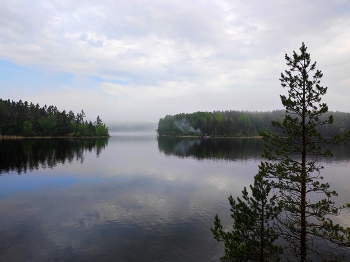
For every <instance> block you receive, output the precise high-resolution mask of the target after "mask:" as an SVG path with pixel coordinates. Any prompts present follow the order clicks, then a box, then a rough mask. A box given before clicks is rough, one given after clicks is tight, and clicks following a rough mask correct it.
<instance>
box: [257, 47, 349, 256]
mask: <svg viewBox="0 0 350 262" xmlns="http://www.w3.org/2000/svg"><path fill="white" fill-rule="evenodd" d="M285 59H286V61H287V63H286V64H287V65H288V66H289V67H290V70H286V71H285V73H282V74H281V78H280V81H281V85H282V87H286V88H288V96H284V95H282V96H281V101H282V104H283V106H284V107H285V108H286V116H285V118H284V120H283V122H282V123H280V122H277V121H273V122H272V125H273V126H274V127H277V128H278V129H280V130H281V133H282V134H281V135H278V134H270V133H263V138H264V140H265V142H266V143H265V150H264V155H263V156H264V157H265V158H266V159H267V160H268V161H265V162H263V163H262V164H261V166H260V167H261V170H262V171H263V172H264V173H265V174H266V176H267V178H268V179H269V184H270V186H271V187H272V188H274V189H276V190H279V192H278V196H277V197H278V201H279V203H280V205H281V206H282V208H283V212H282V213H281V214H280V215H279V216H278V223H276V230H278V232H279V234H280V236H281V238H283V239H284V241H285V242H286V243H287V245H286V246H285V251H287V253H288V254H289V256H288V257H287V258H286V259H289V260H292V261H311V259H322V260H324V261H325V259H326V256H325V254H324V253H323V252H321V251H320V249H319V246H318V245H317V243H318V242H317V240H320V239H321V240H323V241H324V242H326V244H328V245H329V248H330V251H329V254H335V255H337V251H336V250H333V249H332V248H333V247H336V246H337V245H347V246H349V241H350V229H349V228H344V227H341V226H340V225H337V224H334V223H333V222H332V220H331V217H332V216H335V215H339V213H340V211H341V209H342V207H337V206H336V205H335V203H334V201H333V200H332V199H331V197H332V196H337V193H336V192H335V191H332V190H331V189H330V184H329V183H326V182H323V181H322V179H323V177H322V176H321V175H320V171H321V169H323V166H322V165H321V164H320V162H319V158H320V157H329V156H331V155H332V154H331V152H330V150H328V149H327V148H326V144H329V143H339V142H341V141H344V139H346V138H347V137H348V136H349V133H347V134H346V135H345V136H344V137H343V138H341V137H340V136H339V135H337V136H335V137H334V138H332V139H329V138H325V137H323V136H322V135H321V134H320V133H319V132H318V127H320V126H322V125H328V124H332V123H333V117H332V116H329V117H328V118H325V117H324V116H323V115H324V114H325V113H327V112H328V106H327V105H326V104H325V103H322V102H321V97H322V96H323V95H325V94H326V92H327V87H322V86H320V79H321V78H322V76H323V74H322V72H321V71H319V70H316V62H315V63H311V59H310V54H309V53H307V47H306V46H305V44H304V43H303V44H302V46H301V48H300V54H297V53H296V52H294V53H293V56H292V57H289V56H288V55H285ZM313 71H315V73H314V75H313V76H312V77H311V76H310V75H309V74H310V73H311V72H313ZM315 199H316V200H315ZM332 243H333V244H334V245H332Z"/></svg>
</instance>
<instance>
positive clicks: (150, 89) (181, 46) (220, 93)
mask: <svg viewBox="0 0 350 262" xmlns="http://www.w3.org/2000/svg"><path fill="white" fill-rule="evenodd" d="M349 10H350V4H349V3H348V2H346V1H340V0H339V1H333V2H332V3H330V2H327V1H322V2H320V3H319V2H317V3H316V2H314V1H306V2H305V1H301V0H300V1H293V2H280V1H272V0H271V1H264V2H261V1H250V2H241V1H223V0H220V1H215V2H212V1H196V0H195V1H190V2H179V1H175V0H171V1H166V2H164V1H157V0H153V1H142V2H139V1H127V2H126V1H121V0H120V1H113V2H110V1H99V2H97V1H93V0H89V1H84V2H80V1H79V2H76V1H74V2H66V1H56V0H54V1H50V2H47V1H43V0H39V1H26V2H20V1H10V2H9V1H6V2H5V1H4V2H1V3H0V58H1V59H4V60H7V61H10V62H12V63H14V64H16V65H19V66H23V67H28V68H33V67H35V68H37V69H38V70H42V71H45V70H49V71H50V72H57V73H59V72H67V73H70V74H73V75H75V76H78V77H81V76H93V77H97V78H99V79H101V80H100V82H99V83H96V85H95V88H94V90H95V91H94V92H96V93H95V94H96V96H100V95H101V96H103V95H102V94H101V91H102V92H104V93H105V94H106V95H109V96H110V97H109V98H108V99H114V101H115V102H114V104H125V105H128V107H129V108H132V110H138V109H140V110H141V108H142V107H140V105H139V103H140V101H149V102H150V101H153V102H152V103H153V104H154V103H155V101H157V104H158V105H161V106H162V107H161V108H160V107H158V108H157V109H158V110H162V114H165V113H168V112H174V110H173V107H174V106H175V102H171V98H173V100H175V98H176V99H177V101H180V100H181V101H188V102H189V101H192V105H191V106H190V105H186V106H184V107H179V106H178V109H177V111H176V113H179V112H182V110H194V111H198V110H203V109H204V110H212V108H213V109H217V110H220V109H222V108H223V106H225V109H236V110H240V109H244V110H246V109H248V110H273V109H276V107H278V106H280V104H278V103H275V102H273V103H271V102H270V101H271V99H273V100H274V98H271V97H272V95H273V96H276V98H277V99H276V100H277V101H278V97H279V94H280V93H282V92H283V90H282V89H281V88H278V87H279V85H280V84H279V81H278V78H279V75H280V72H282V71H283V70H284V69H286V66H285V62H284V54H285V53H288V54H291V53H292V50H297V49H298V47H299V46H300V45H301V42H302V41H304V42H305V43H306V45H307V46H308V47H309V51H310V52H311V55H312V58H313V59H314V60H317V61H319V66H320V69H322V70H323V72H324V74H325V83H326V84H327V85H328V86H329V87H330V89H329V99H330V103H329V105H330V106H331V105H332V106H333V108H332V107H330V109H333V110H346V109H347V108H348V104H347V102H346V101H345V100H344V101H342V102H341V103H338V101H337V100H335V99H336V97H339V96H340V95H341V94H346V95H348V91H347V90H348V83H349V75H348V72H349V71H350V64H349V62H348V61H350V49H349V46H350V37H349V36H350V18H349V17H350V11H349ZM15 85H16V83H15V81H14V84H13V85H11V86H15ZM54 86H58V85H57V84H55V85H54ZM275 87H277V88H275ZM0 88H3V87H1V83H0ZM32 88H33V90H34V91H33V99H35V97H39V96H40V94H36V93H35V87H32ZM71 88H79V89H80V88H84V87H82V86H75V85H72V86H71ZM272 90H273V92H271V91H272ZM13 92H14V94H15V92H16V90H15V89H13ZM266 93H268V95H266ZM253 94H254V96H253ZM238 96H240V98H238ZM256 97H257V98H256ZM269 97H270V98H269ZM211 98H212V99H211ZM213 98H215V99H213ZM258 98H262V99H258ZM198 99H201V100H200V101H199V100H198ZM204 100H205V101H207V102H208V103H209V104H208V105H207V107H205V106H201V104H202V102H203V101H204ZM228 100H231V101H232V102H231V104H230V103H228ZM225 101H227V102H225ZM34 102H35V101H34ZM150 103H151V102H150ZM177 103H178V102H177ZM114 108H115V109H117V107H114ZM209 108H210V109H209ZM129 110H130V109H129ZM148 111H150V110H148ZM157 117H158V114H153V119H154V120H155V121H157V119H156V118H157ZM135 120H138V119H136V118H135Z"/></svg>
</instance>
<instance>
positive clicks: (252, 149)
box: [158, 136, 350, 162]
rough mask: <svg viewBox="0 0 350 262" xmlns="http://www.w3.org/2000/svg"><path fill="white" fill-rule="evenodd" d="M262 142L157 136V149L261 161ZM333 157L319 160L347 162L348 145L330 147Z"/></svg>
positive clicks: (199, 156) (349, 157)
mask: <svg viewBox="0 0 350 262" xmlns="http://www.w3.org/2000/svg"><path fill="white" fill-rule="evenodd" d="M263 148H264V141H263V140H262V139H259V138H213V139H211V138H209V139H204V138H202V139H200V138H184V137H171V136H159V137H158V149H159V151H160V152H162V153H164V154H166V155H174V156H178V157H180V158H186V157H192V158H196V159H217V160H227V161H235V160H247V159H261V154H262V153H263ZM330 149H331V151H332V153H333V157H328V158H320V160H321V161H323V162H333V161H337V162H344V161H345V162H349V161H350V143H349V145H334V146H331V147H330Z"/></svg>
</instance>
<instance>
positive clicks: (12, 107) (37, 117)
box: [0, 99, 109, 137]
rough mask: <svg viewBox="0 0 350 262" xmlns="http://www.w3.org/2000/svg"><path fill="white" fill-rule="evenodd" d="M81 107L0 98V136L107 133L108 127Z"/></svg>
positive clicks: (90, 134) (81, 135) (76, 135)
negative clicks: (77, 110) (63, 107)
mask: <svg viewBox="0 0 350 262" xmlns="http://www.w3.org/2000/svg"><path fill="white" fill-rule="evenodd" d="M85 117H86V115H85V113H84V111H83V110H81V112H80V113H77V114H74V113H73V111H71V110H70V111H68V112H67V111H66V110H63V111H59V110H58V109H57V107H56V106H53V105H50V106H46V105H44V106H43V107H40V106H39V104H36V105H34V104H33V103H32V102H30V103H28V102H27V101H24V102H22V100H19V101H18V102H15V101H10V99H8V100H3V99H0V136H23V137H61V136H62V137H63V136H68V137H103V136H109V131H108V127H107V126H106V125H105V124H104V123H103V122H102V120H101V118H100V117H99V116H97V118H96V120H95V121H94V122H91V120H90V121H87V120H85V119H84V118H85Z"/></svg>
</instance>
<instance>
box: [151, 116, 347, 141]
mask: <svg viewBox="0 0 350 262" xmlns="http://www.w3.org/2000/svg"><path fill="white" fill-rule="evenodd" d="M285 115H286V113H285V110H274V111H269V112H249V111H232V110H230V111H214V112H195V113H191V114H185V113H181V114H177V115H174V116H172V115H167V116H165V117H164V118H161V119H160V120H159V122H158V129H157V132H158V134H159V135H175V136H176V135H177V136H180V135H204V134H208V135H210V136H223V137H226V136H230V137H242V136H258V135H259V132H261V131H268V132H273V133H279V132H280V130H278V129H276V128H274V127H273V126H272V125H271V121H273V120H275V121H279V122H282V121H283V119H284V116H285ZM329 115H333V117H334V122H333V124H332V125H324V126H320V127H319V128H318V129H319V131H320V132H321V133H322V135H323V136H329V137H330V136H333V135H335V134H337V133H343V132H345V130H349V129H350V113H344V112H329V113H326V114H324V115H323V118H327V117H328V116H329Z"/></svg>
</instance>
